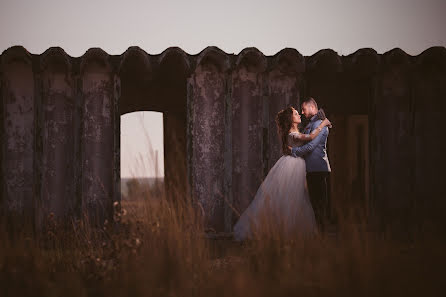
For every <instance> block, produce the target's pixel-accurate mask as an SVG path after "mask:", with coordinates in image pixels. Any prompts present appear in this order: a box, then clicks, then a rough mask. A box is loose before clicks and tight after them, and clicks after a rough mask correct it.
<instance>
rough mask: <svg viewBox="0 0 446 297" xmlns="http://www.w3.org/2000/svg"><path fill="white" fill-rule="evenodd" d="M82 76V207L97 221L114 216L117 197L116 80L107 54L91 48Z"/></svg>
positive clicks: (82, 66) (83, 64)
mask: <svg viewBox="0 0 446 297" xmlns="http://www.w3.org/2000/svg"><path fill="white" fill-rule="evenodd" d="M81 76H82V89H81V92H82V99H83V103H82V134H81V147H82V181H81V183H82V208H83V211H84V213H85V214H88V217H89V219H90V220H92V221H94V223H98V224H102V223H103V222H104V220H105V219H107V218H110V216H111V215H112V211H113V209H112V205H113V199H114V193H113V190H114V188H115V183H114V165H115V164H114V152H115V148H114V145H115V144H116V142H115V140H114V136H115V133H114V128H115V127H114V120H115V117H114V112H115V111H114V106H115V100H116V99H117V98H115V88H114V84H115V80H114V75H113V73H112V69H111V67H110V65H109V64H108V55H107V54H106V53H105V52H103V51H102V50H99V49H93V50H89V51H88V52H87V53H86V55H85V56H84V60H83V61H82V64H81Z"/></svg>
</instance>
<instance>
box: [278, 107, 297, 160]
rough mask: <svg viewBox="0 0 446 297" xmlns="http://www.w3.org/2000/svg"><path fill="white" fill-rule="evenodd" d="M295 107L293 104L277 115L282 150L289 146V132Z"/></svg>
mask: <svg viewBox="0 0 446 297" xmlns="http://www.w3.org/2000/svg"><path fill="white" fill-rule="evenodd" d="M293 111H294V108H292V107H291V106H289V107H287V108H285V109H282V110H281V111H279V113H277V115H276V125H277V132H278V134H279V137H280V140H281V141H282V152H285V151H286V149H287V147H288V133H289V131H290V129H291V124H292V118H293Z"/></svg>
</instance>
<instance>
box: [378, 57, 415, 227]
mask: <svg viewBox="0 0 446 297" xmlns="http://www.w3.org/2000/svg"><path fill="white" fill-rule="evenodd" d="M411 75H412V65H411V61H410V59H409V56H408V55H407V54H406V53H405V52H403V51H402V50H400V49H394V50H392V51H390V52H387V53H385V54H384V55H383V57H382V64H381V73H380V78H379V81H378V91H377V94H376V98H375V108H374V110H375V116H374V120H375V122H374V123H372V125H373V126H374V129H375V147H374V152H373V154H374V160H373V162H374V163H375V172H374V174H375V178H374V180H375V199H376V202H377V204H378V207H379V208H380V213H381V214H382V218H383V222H384V224H385V225H386V224H388V223H392V224H393V225H394V227H395V228H397V229H395V230H398V231H403V230H402V229H401V228H406V227H407V226H408V223H410V222H409V221H410V219H409V218H410V212H411V210H412V209H413V202H414V195H413V194H414V184H415V172H414V170H415V166H414V165H415V163H414V156H415V142H414V140H415V139H414V137H413V132H414V130H413V125H414V123H413V116H412V115H413V108H414V102H413V99H414V97H413V93H412V77H411ZM385 225H383V227H386V226H385Z"/></svg>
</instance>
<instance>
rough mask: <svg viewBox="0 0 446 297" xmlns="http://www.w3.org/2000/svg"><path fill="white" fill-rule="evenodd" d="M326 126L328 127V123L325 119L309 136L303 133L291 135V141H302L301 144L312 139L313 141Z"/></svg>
mask: <svg viewBox="0 0 446 297" xmlns="http://www.w3.org/2000/svg"><path fill="white" fill-rule="evenodd" d="M328 125H330V121H329V120H328V119H325V120H323V121H322V122H321V123H320V125H319V126H318V127H317V128H316V129H314V130H313V131H312V132H311V133H310V134H303V133H298V134H293V140H294V141H299V140H300V141H303V142H309V141H312V140H313V139H315V138H316V137H317V136H318V135H319V133H320V132H321V131H322V128H324V127H325V126H328Z"/></svg>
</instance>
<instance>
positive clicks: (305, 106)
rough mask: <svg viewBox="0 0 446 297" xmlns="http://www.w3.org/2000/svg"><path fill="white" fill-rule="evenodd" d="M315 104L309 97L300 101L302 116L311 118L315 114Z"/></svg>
mask: <svg viewBox="0 0 446 297" xmlns="http://www.w3.org/2000/svg"><path fill="white" fill-rule="evenodd" d="M317 110H318V108H317V103H316V100H314V99H313V98H311V97H308V98H307V99H305V100H304V101H302V114H303V115H304V116H305V117H306V118H307V119H311V117H312V116H314V115H315V114H317Z"/></svg>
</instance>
